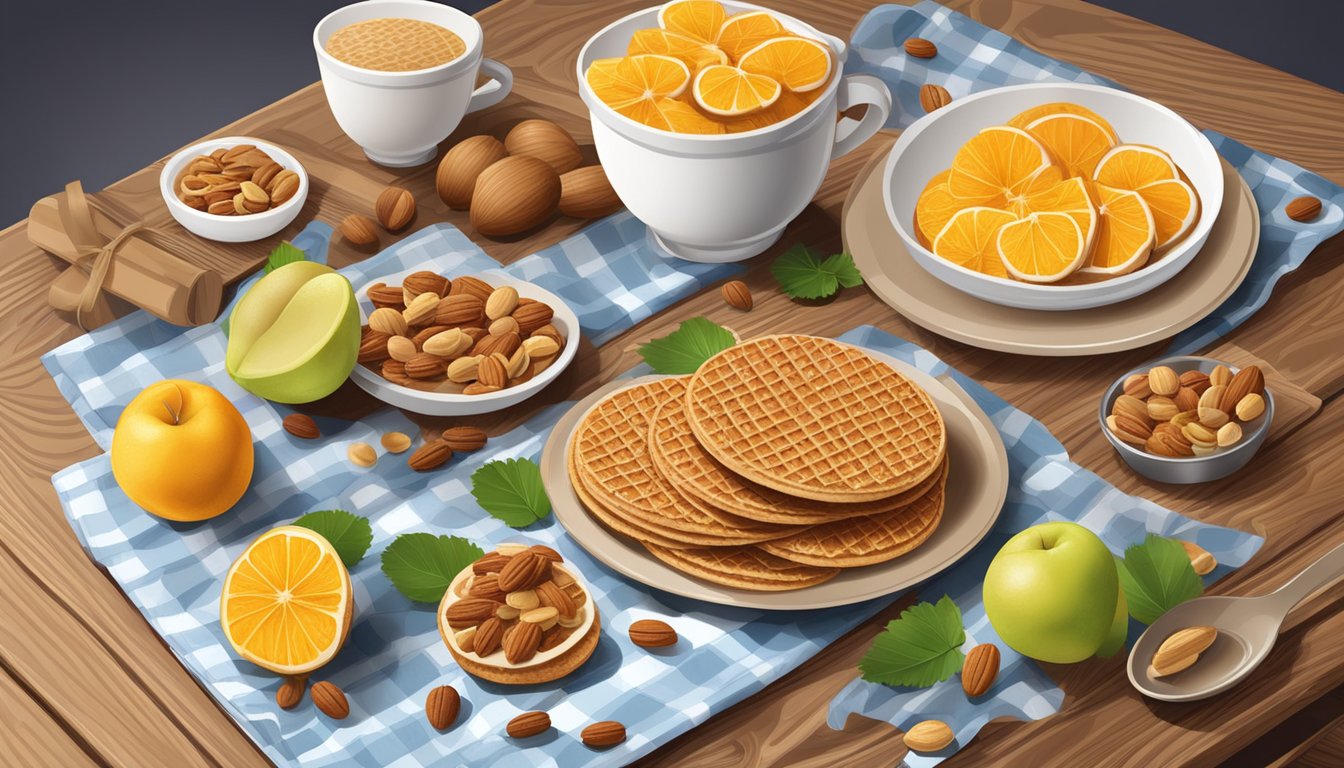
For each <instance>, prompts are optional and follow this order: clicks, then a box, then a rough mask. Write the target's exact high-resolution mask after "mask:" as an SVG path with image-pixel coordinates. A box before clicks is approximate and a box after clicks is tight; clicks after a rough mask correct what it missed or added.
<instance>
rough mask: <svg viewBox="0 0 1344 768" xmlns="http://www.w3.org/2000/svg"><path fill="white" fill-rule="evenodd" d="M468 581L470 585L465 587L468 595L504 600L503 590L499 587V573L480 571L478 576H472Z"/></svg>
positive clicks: (498, 600)
mask: <svg viewBox="0 0 1344 768" xmlns="http://www.w3.org/2000/svg"><path fill="white" fill-rule="evenodd" d="M470 581H471V586H470V587H468V588H467V594H468V595H470V596H472V597H480V598H484V599H486V600H494V601H497V602H501V603H502V602H504V590H502V589H500V588H499V574H497V573H482V574H480V575H479V576H472V577H471V579H470Z"/></svg>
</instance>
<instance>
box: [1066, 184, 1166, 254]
mask: <svg viewBox="0 0 1344 768" xmlns="http://www.w3.org/2000/svg"><path fill="white" fill-rule="evenodd" d="M1092 191H1093V194H1094V195H1095V196H1096V200H1097V210H1098V213H1099V214H1100V216H1099V218H1098V222H1097V244H1096V247H1095V248H1093V249H1092V260H1091V263H1089V264H1088V265H1087V266H1086V267H1084V268H1083V269H1084V271H1086V272H1094V273H1100V274H1105V275H1124V274H1128V273H1130V272H1133V271H1134V270H1136V269H1138V268H1139V267H1142V266H1143V265H1144V264H1146V263H1148V256H1149V254H1151V253H1152V252H1153V243H1154V242H1155V241H1156V237H1157V227H1156V225H1154V224H1153V214H1152V212H1151V211H1149V210H1148V204H1147V203H1145V202H1144V201H1143V198H1142V197H1140V196H1139V193H1137V192H1131V191H1129V190H1127V189H1116V188H1114V187H1108V186H1106V185H1105V184H1099V183H1098V184H1093V185H1092Z"/></svg>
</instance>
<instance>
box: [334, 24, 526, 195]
mask: <svg viewBox="0 0 1344 768" xmlns="http://www.w3.org/2000/svg"><path fill="white" fill-rule="evenodd" d="M378 18H401V19H417V20H419V21H428V22H431V23H433V24H438V25H439V26H441V27H444V28H446V29H448V30H450V31H452V32H453V33H454V34H456V35H457V36H458V37H460V38H462V42H463V43H465V44H466V47H467V50H466V52H465V53H463V54H462V55H461V56H458V57H457V58H456V59H453V60H452V61H449V62H447V63H446V64H440V65H439V66H437V67H431V68H429V69H417V70H411V71H407V72H382V71H378V70H373V69H364V68H362V67H355V66H351V65H349V64H346V63H345V62H343V61H341V60H339V59H337V58H335V57H334V56H332V55H331V54H329V53H327V50H326V43H327V39H328V38H330V37H331V35H332V33H334V32H336V30H338V29H340V28H342V27H344V26H347V25H349V24H353V23H355V22H358V21H367V20H368V19H378ZM483 40H484V38H483V36H482V34H481V25H480V24H479V23H478V22H477V21H476V20H475V19H473V18H472V17H471V16H469V15H467V14H465V13H463V12H462V11H459V10H457V9H456V8H451V7H449V6H446V5H440V4H439V3H431V2H426V0H368V2H363V3H355V4H354V5H347V6H346V7H344V8H339V9H337V10H335V11H332V12H331V13H329V14H327V16H326V18H324V19H322V21H320V22H318V24H317V27H316V28H315V29H314V30H313V46H314V47H315V48H316V49H317V67H318V70H319V71H320V72H321V73H322V87H323V88H324V89H325V90H326V92H327V104H329V105H330V106H331V112H332V114H334V115H335V116H336V122H337V123H338V124H340V126H341V130H343V131H345V133H346V135H348V136H349V137H350V138H351V139H353V140H354V141H355V143H356V144H358V145H359V146H360V147H362V148H363V149H364V154H366V155H368V156H369V159H370V160H372V161H374V162H375V163H378V164H379V165H386V166H391V167H394V168H406V167H409V166H413V165H420V164H422V163H427V162H429V161H430V160H432V159H434V154H435V152H436V151H437V149H438V143H439V142H441V141H443V140H444V139H445V138H447V137H448V134H450V133H452V132H453V130H454V129H455V128H457V124H458V123H460V122H462V116H463V115H465V114H467V113H468V112H475V111H476V110H478V109H484V108H486V107H489V106H491V105H493V104H497V103H499V102H500V101H501V100H503V98H504V97H505V96H507V95H508V94H509V89H510V88H512V87H513V73H512V72H510V71H509V68H508V67H506V66H504V65H503V64H501V63H499V62H498V61H495V60H494V59H486V58H483V57H482V56H481V49H482V44H483ZM480 70H484V71H485V73H486V74H487V75H489V76H490V78H491V80H490V82H488V83H486V84H485V85H482V86H481V87H479V88H477V87H476V73H477V72H478V71H480Z"/></svg>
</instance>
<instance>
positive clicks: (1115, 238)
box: [883, 83, 1223, 310]
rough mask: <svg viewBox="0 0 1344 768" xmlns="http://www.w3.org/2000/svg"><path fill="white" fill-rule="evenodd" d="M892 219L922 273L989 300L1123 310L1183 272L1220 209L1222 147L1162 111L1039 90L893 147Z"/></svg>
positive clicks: (967, 100)
mask: <svg viewBox="0 0 1344 768" xmlns="http://www.w3.org/2000/svg"><path fill="white" fill-rule="evenodd" d="M883 197H884V202H885V204H886V209H887V215H888V217H890V219H891V221H892V224H893V226H894V227H895V228H896V231H897V233H899V235H900V236H901V239H902V240H903V241H904V242H905V245H906V247H907V248H908V249H909V251H910V253H911V254H912V255H913V256H914V258H915V261H916V262H917V263H919V264H920V265H921V266H922V267H924V268H925V269H926V270H928V271H929V272H930V273H931V274H933V275H934V276H935V277H937V278H938V279H940V280H942V281H943V282H945V283H947V284H949V285H951V286H953V287H955V288H957V289H959V290H961V291H963V292H965V293H967V294H969V295H971V296H974V297H976V298H979V299H982V300H984V301H989V302H992V303H995V304H1002V305H1006V306H1010V307H1019V308H1025V309H1039V310H1073V309H1088V308H1093V307H1100V306H1105V305H1107V304H1114V303H1117V302H1121V301H1125V300H1126V299H1130V298H1133V297H1135V296H1138V295H1140V294H1143V293H1145V292H1147V291H1150V290H1152V289H1153V288H1155V287H1157V286H1159V285H1161V284H1162V283H1163V282H1165V281H1167V280H1168V279H1170V278H1171V277H1172V276H1174V275H1175V274H1177V273H1178V272H1180V270H1181V269H1183V268H1184V267H1185V266H1186V265H1187V264H1189V263H1190V262H1191V260H1193V259H1194V258H1195V256H1196V255H1197V254H1198V252H1199V249H1200V248H1201V247H1202V246H1203V245H1204V242H1205V241H1206V240H1207V239H1208V236H1209V231H1210V229H1211V228H1212V226H1213V222H1214V220H1215V219H1216V218H1217V216H1218V212H1219V207H1220V205H1221V201H1222V198H1223V172H1222V167H1221V165H1220V161H1219V159H1218V154H1217V152H1216V151H1214V148H1213V145H1212V144H1210V143H1209V140H1208V139H1207V138H1205V136H1204V135H1203V134H1202V133H1200V132H1199V131H1198V130H1197V129H1195V128H1194V126H1192V125H1190V123H1188V122H1186V121H1185V120H1184V119H1183V118H1181V117H1180V116H1179V115H1177V114H1176V113H1175V112H1172V111H1171V110H1169V109H1167V108H1166V107H1164V106H1162V105H1160V104H1157V103H1156V102H1153V101H1150V100H1148V99H1145V98H1142V97H1140V96H1135V95H1133V94H1130V93H1125V92H1124V91H1119V90H1116V89H1114V88H1107V87H1104V86H1097V85H1084V84H1073V83H1033V84H1029V85H1018V86H1008V87H1004V88H996V89H993V90H989V91H983V92H980V93H976V94H973V95H971V96H967V97H964V98H960V99H957V100H954V101H952V102H951V103H950V104H948V105H947V106H945V107H942V108H941V109H938V110H936V111H935V112H932V113H930V114H928V115H926V116H924V117H923V118H920V119H919V120H918V121H916V122H915V123H914V124H913V125H911V126H910V127H909V128H907V129H906V130H905V132H904V133H902V135H901V137H900V139H899V140H897V142H896V144H895V145H894V146H893V147H892V150H891V154H890V156H889V157H888V160H887V165H886V169H885V177H884V187H883Z"/></svg>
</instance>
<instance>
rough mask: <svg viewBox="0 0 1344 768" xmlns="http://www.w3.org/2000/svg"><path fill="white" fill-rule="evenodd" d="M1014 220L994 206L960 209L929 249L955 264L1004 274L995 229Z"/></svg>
mask: <svg viewBox="0 0 1344 768" xmlns="http://www.w3.org/2000/svg"><path fill="white" fill-rule="evenodd" d="M1016 220H1017V217H1016V216H1014V215H1013V214H1011V213H1009V212H1008V211H1001V210H999V209H997V208H983V207H979V206H977V207H973V208H963V209H962V210H960V211H957V212H956V213H955V214H953V215H952V218H951V219H949V220H948V222H947V224H946V226H944V227H943V228H942V230H941V231H940V232H939V233H938V236H937V237H936V238H934V241H933V248H931V249H930V250H931V251H933V253H934V255H935V256H940V257H942V258H944V259H947V260H948V261H950V262H952V263H953V264H956V265H958V266H962V267H965V268H967V269H973V270H975V271H976V272H982V273H984V274H986V275H993V276H994V277H1007V276H1008V270H1007V269H1005V268H1004V265H1003V260H1002V259H1000V258H999V248H998V240H999V230H1000V229H1002V228H1003V227H1004V225H1006V224H1010V223H1012V222H1014V221H1016Z"/></svg>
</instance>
